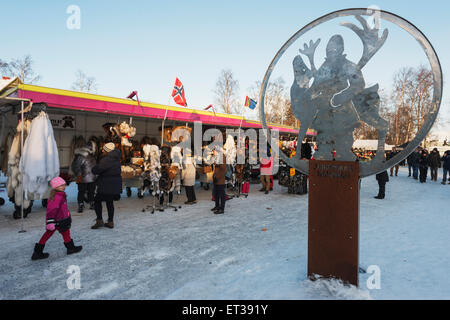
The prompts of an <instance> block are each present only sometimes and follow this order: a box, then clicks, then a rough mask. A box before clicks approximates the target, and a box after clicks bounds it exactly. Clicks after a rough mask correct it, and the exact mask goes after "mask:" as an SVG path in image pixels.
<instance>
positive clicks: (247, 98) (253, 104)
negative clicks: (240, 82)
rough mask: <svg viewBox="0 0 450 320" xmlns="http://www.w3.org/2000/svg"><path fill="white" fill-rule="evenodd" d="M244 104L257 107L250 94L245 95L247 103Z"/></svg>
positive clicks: (253, 107)
mask: <svg viewBox="0 0 450 320" xmlns="http://www.w3.org/2000/svg"><path fill="white" fill-rule="evenodd" d="M244 106H246V107H249V108H250V109H252V110H253V109H255V108H256V101H255V100H253V99H250V98H249V97H248V96H247V97H245V104H244Z"/></svg>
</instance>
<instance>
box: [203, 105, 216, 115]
mask: <svg viewBox="0 0 450 320" xmlns="http://www.w3.org/2000/svg"><path fill="white" fill-rule="evenodd" d="M209 109H212V111H213V112H214V116H216V111H215V110H214V106H213V105H212V104H210V105H209V106H207V107H206V108H205V109H203V110H209Z"/></svg>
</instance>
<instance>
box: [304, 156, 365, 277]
mask: <svg viewBox="0 0 450 320" xmlns="http://www.w3.org/2000/svg"><path fill="white" fill-rule="evenodd" d="M308 206H309V207H308V277H309V278H310V279H315V278H316V276H320V277H324V278H337V279H340V280H342V281H343V282H344V283H349V284H353V285H355V286H357V285H358V263H359V261H358V260H359V259H358V251H359V163H358V162H346V161H321V160H310V161H309V197H308Z"/></svg>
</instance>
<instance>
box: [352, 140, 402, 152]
mask: <svg viewBox="0 0 450 320" xmlns="http://www.w3.org/2000/svg"><path fill="white" fill-rule="evenodd" d="M392 147H393V146H391V145H389V144H386V143H385V144H384V149H385V150H392ZM353 148H354V149H365V150H377V148H378V140H369V139H368V140H362V139H358V140H355V142H353Z"/></svg>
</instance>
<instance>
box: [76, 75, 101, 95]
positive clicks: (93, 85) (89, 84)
mask: <svg viewBox="0 0 450 320" xmlns="http://www.w3.org/2000/svg"><path fill="white" fill-rule="evenodd" d="M75 75H76V80H75V82H74V83H73V84H72V89H73V90H76V91H81V92H93V93H96V92H97V81H96V80H95V78H94V77H88V76H87V75H86V74H85V73H84V72H83V71H81V70H77V72H76V73H75Z"/></svg>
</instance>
